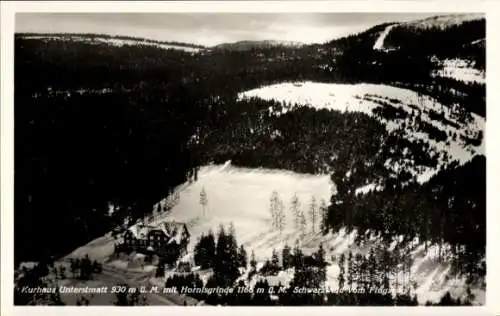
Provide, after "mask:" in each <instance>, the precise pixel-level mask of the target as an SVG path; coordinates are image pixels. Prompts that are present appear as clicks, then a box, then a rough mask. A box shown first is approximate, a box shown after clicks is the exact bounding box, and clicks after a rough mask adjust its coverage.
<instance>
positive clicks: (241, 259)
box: [238, 245, 247, 268]
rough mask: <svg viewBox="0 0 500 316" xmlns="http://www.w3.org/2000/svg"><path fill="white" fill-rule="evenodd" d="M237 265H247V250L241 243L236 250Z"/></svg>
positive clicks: (244, 266)
mask: <svg viewBox="0 0 500 316" xmlns="http://www.w3.org/2000/svg"><path fill="white" fill-rule="evenodd" d="M238 265H239V266H240V267H243V268H246V267H247V252H246V250H245V247H243V245H240V248H239V250H238Z"/></svg>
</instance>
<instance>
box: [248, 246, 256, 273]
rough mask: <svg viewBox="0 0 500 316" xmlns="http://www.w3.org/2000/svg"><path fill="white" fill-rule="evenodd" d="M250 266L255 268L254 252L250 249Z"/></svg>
mask: <svg viewBox="0 0 500 316" xmlns="http://www.w3.org/2000/svg"><path fill="white" fill-rule="evenodd" d="M250 266H251V267H252V269H253V270H256V269H257V261H256V260H255V252H254V251H253V250H252V255H251V256H250Z"/></svg>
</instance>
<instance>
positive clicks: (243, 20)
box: [16, 13, 439, 46]
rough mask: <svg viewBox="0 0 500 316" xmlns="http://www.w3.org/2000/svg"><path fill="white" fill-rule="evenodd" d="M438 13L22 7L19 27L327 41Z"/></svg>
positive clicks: (189, 39)
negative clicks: (66, 10) (95, 10)
mask: <svg viewBox="0 0 500 316" xmlns="http://www.w3.org/2000/svg"><path fill="white" fill-rule="evenodd" d="M433 15H439V13H20V14H17V15H16V32H37V33H99V34H110V35H126V36H134V37H144V38H148V39H154V40H162V41H178V42H186V43H195V44H201V45H206V46H212V45H217V44H220V43H227V42H236V41H242V40H284V41H297V42H303V43H322V42H325V41H328V40H331V39H334V38H338V37H341V36H344V35H347V34H351V33H355V32H360V31H363V30H366V29H367V28H369V27H371V26H374V25H377V24H380V23H385V22H396V21H407V20H415V19H420V18H424V17H428V16H433Z"/></svg>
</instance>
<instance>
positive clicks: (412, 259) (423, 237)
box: [15, 14, 486, 305]
mask: <svg viewBox="0 0 500 316" xmlns="http://www.w3.org/2000/svg"><path fill="white" fill-rule="evenodd" d="M484 23H485V20H484V17H483V16H479V15H475V14H471V15H449V16H438V17H433V18H427V19H423V20H416V21H411V22H394V23H388V24H384V25H378V26H375V27H373V28H371V29H369V30H367V31H365V32H361V33H359V34H353V35H350V36H346V37H343V38H340V39H332V41H330V42H327V43H322V44H311V45H305V44H304V45H302V44H298V43H289V42H284V41H278V40H277V41H262V42H259V41H241V42H236V43H229V44H221V45H216V46H214V47H202V46H200V45H193V44H186V43H177V42H159V41H152V40H146V39H137V38H130V37H118V36H105V35H95V34H92V35H87V34H18V35H17V36H16V74H18V75H16V99H15V100H16V101H15V102H16V104H15V111H16V131H15V132H16V140H15V141H16V177H17V178H18V179H19V181H16V187H15V199H16V210H15V231H16V232H15V241H16V245H15V252H16V258H15V262H16V266H17V267H19V268H18V269H17V271H16V285H15V288H16V290H15V303H16V304H17V305H33V304H41V305H53V304H56V305H64V304H66V305H112V304H115V305H146V304H149V305H183V304H184V305H198V304H209V305H482V304H484V296H485V273H486V267H485V252H484V247H485V212H486V209H485V192H484V191H485V176H486V174H485V173H486V170H485V160H486V158H485V140H484V139H485V135H484V130H485V124H486V106H485V85H486V83H485V67H484V42H485V33H484ZM462 34H465V35H464V36H460V37H459V35H462ZM405 36H406V37H408V38H413V39H414V40H413V41H411V40H407V39H405V38H406V37H405ZM444 41H446V42H447V43H449V44H448V45H436V43H440V42H444ZM481 43H482V44H481ZM414 45H419V46H414ZM417 48H418V49H417ZM40 71H43V72H44V74H45V76H44V77H43V78H41V77H37V76H34V75H33V74H34V73H38V72H40ZM96 78H98V79H96ZM42 144H43V145H42ZM61 144H65V146H61ZM17 170H19V172H17ZM17 178H16V179H17ZM61 196H62V198H61ZM49 206H50V207H49ZM41 209H44V210H48V211H46V212H48V213H45V212H40V211H39V210H41ZM26 216H30V217H31V218H32V219H33V221H31V222H32V223H27V222H25V221H24V220H23V218H25V217H26ZM38 222H40V223H46V225H39V224H38ZM165 222H172V223H182V224H183V225H184V224H185V227H186V228H187V231H188V232H189V241H188V244H187V248H186V250H185V251H184V252H183V251H179V252H178V253H177V252H175V251H176V250H175V251H174V252H175V255H172V252H167V250H165V249H170V248H165V249H164V248H161V247H160V248H158V249H153V247H151V249H150V248H149V247H148V249H147V250H144V251H139V250H137V249H139V248H131V246H129V245H128V244H127V240H128V239H127V232H129V231H134V232H137V231H140V230H141V227H144V226H146V227H160V226H161V225H162V223H165ZM41 227H45V228H43V231H44V232H46V234H45V235H44V239H43V240H39V241H36V242H37V245H36V247H35V246H29V245H28V244H27V239H26V237H24V236H25V235H26V234H29V233H33V232H41V229H42V228H41ZM45 229H46V230H47V231H45ZM169 233H170V232H167V233H166V234H169ZM62 234H64V235H65V236H71V237H68V238H67V240H60V236H61V235H62ZM169 238H170V236H169ZM174 239H175V238H174ZM176 242H177V244H182V241H181V240H180V239H179V240H176ZM30 243H31V242H30ZM34 248H36V249H34ZM152 251H154V254H153V255H152V254H151V252H152ZM168 251H171V249H170V250H168ZM23 267H24V268H23ZM118 285H123V286H126V287H137V288H139V287H141V286H146V287H152V286H158V287H159V288H165V289H167V288H171V287H174V288H177V290H175V291H173V292H168V293H166V292H163V293H156V292H154V291H153V292H148V293H147V294H144V293H140V295H139V293H133V292H130V291H129V292H127V293H113V292H107V293H106V294H105V295H104V294H90V295H88V294H86V293H83V294H82V295H74V294H67V293H66V294H65V293H49V294H47V293H42V295H38V294H39V293H38V294H36V295H35V294H33V293H29V292H28V293H26V292H23V290H22V289H23V287H25V288H28V287H44V286H45V287H51V286H56V287H60V286H76V287H90V288H99V287H106V286H107V287H109V288H113V287H115V286H118ZM183 286H187V287H191V288H203V287H204V288H216V287H220V288H232V289H238V288H239V287H241V288H246V289H251V292H245V293H240V294H241V295H228V294H223V293H222V294H221V293H215V294H214V293H208V294H207V293H194V294H193V293H191V294H189V293H188V294H186V293H179V289H181V288H182V287H183ZM273 287H276V289H279V288H281V287H285V288H286V290H285V291H284V292H282V293H281V294H277V293H276V292H267V291H266V292H265V293H264V294H262V293H261V292H259V291H258V289H261V288H265V289H268V288H273ZM295 288H303V289H306V290H307V289H309V290H310V291H313V290H314V289H316V291H318V289H323V292H321V291H320V292H314V293H296V292H294V289H295ZM325 289H326V290H325ZM255 291H256V292H255ZM160 292H161V291H160ZM181 292H182V291H181Z"/></svg>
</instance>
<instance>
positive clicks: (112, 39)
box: [16, 33, 205, 52]
mask: <svg viewBox="0 0 500 316" xmlns="http://www.w3.org/2000/svg"><path fill="white" fill-rule="evenodd" d="M16 37H20V38H25V39H40V40H45V41H47V40H63V41H77V42H85V43H90V44H92V43H94V44H98V43H106V44H110V45H113V46H124V45H130V46H134V45H143V46H154V47H157V48H163V49H178V50H184V51H190V52H198V51H200V50H202V49H204V48H205V47H204V46H202V45H196V44H190V43H181V42H174V41H157V40H152V39H145V38H140V37H132V36H121V35H116V36H114V35H106V34H92V33H82V34H79V33H50V34H48V33H16Z"/></svg>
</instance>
